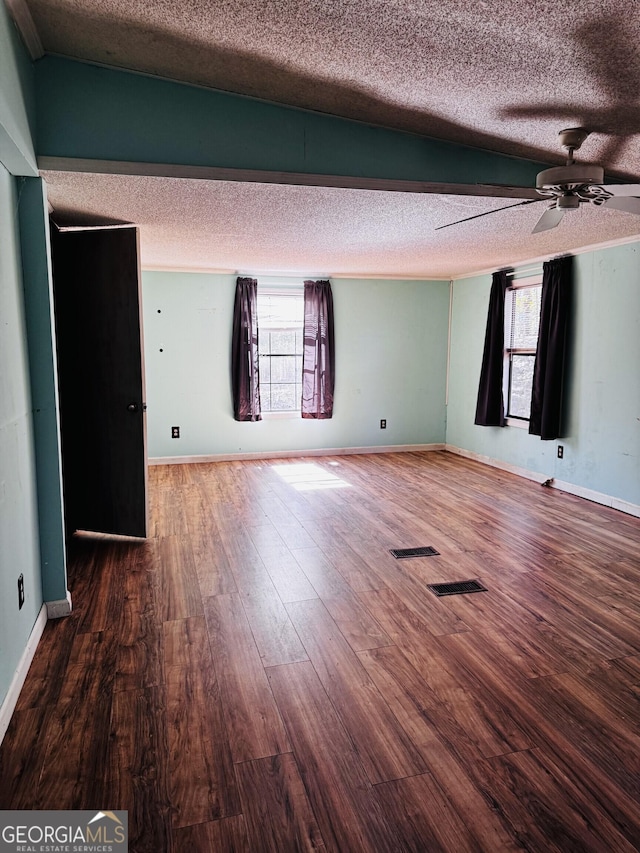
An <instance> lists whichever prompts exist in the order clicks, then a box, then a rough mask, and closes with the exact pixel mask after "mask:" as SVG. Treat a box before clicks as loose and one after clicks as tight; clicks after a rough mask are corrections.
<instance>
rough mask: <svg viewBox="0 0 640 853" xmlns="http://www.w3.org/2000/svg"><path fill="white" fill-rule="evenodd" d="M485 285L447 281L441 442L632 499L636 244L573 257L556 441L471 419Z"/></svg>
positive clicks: (639, 261) (635, 490) (638, 336)
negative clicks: (560, 448) (567, 352)
mask: <svg viewBox="0 0 640 853" xmlns="http://www.w3.org/2000/svg"><path fill="white" fill-rule="evenodd" d="M490 286H491V277H490V276H488V275H487V276H478V277H476V278H470V279H465V280H460V281H456V282H455V283H454V289H453V315H452V341H451V366H450V382H449V405H448V409H447V442H448V443H449V444H451V445H454V446H456V447H460V448H464V449H465V450H470V451H473V452H475V453H480V454H483V455H486V456H489V457H492V458H494V459H498V460H500V461H503V462H507V463H509V464H512V465H517V466H519V467H522V468H526V469H528V470H531V471H535V472H540V473H543V474H545V475H547V476H549V477H555V478H557V479H558V480H563V481H565V482H569V483H572V484H574V485H576V486H582V487H584V488H588V489H593V490H595V491H596V492H600V493H602V494H605V495H609V496H613V497H616V498H619V499H621V500H623V501H629V502H631V503H633V504H640V244H639V243H633V244H629V245H625V246H619V247H615V248H610V249H603V250H598V251H594V252H589V253H586V254H582V255H578V256H576V258H575V291H574V297H575V298H574V308H575V314H574V319H573V335H572V350H571V359H570V370H569V382H568V388H567V400H566V402H567V412H568V419H567V425H566V430H565V436H564V437H563V438H562V439H560V440H558V441H550V442H549V441H541V440H540V439H539V438H537V437H535V436H530V435H529V434H528V433H527V432H526V430H522V429H518V428H517V427H505V428H502V429H499V428H491V427H478V426H475V425H474V423H473V420H474V415H475V405H476V395H477V389H478V378H479V372H480V363H481V360H482V348H483V343H484V332H485V324H486V316H487V306H488V300H489V290H490ZM558 444H563V445H564V459H558V458H557V455H556V448H557V445H558Z"/></svg>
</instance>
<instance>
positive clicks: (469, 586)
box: [427, 581, 489, 595]
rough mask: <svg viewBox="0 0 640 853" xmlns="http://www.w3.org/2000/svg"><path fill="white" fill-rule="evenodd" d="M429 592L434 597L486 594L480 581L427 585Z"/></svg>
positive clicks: (486, 590) (485, 589)
mask: <svg viewBox="0 0 640 853" xmlns="http://www.w3.org/2000/svg"><path fill="white" fill-rule="evenodd" d="M427 586H428V587H429V589H430V590H431V592H435V594H436V595H464V594H465V593H467V592H488V591H489V590H488V589H487V588H486V586H482V584H481V583H480V581H454V582H453V583H429V584H427Z"/></svg>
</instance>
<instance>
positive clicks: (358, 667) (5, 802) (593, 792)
mask: <svg viewBox="0 0 640 853" xmlns="http://www.w3.org/2000/svg"><path fill="white" fill-rule="evenodd" d="M150 502H151V510H152V517H151V538H150V539H148V540H147V541H145V542H140V541H135V540H118V541H113V540H109V538H107V537H100V536H95V537H91V536H87V535H84V536H78V537H76V539H75V540H74V542H73V548H72V555H71V558H70V565H69V573H70V585H71V590H72V595H73V602H74V611H73V614H72V615H71V616H70V617H69V618H67V619H63V620H59V621H57V622H50V623H48V625H47V627H46V629H45V633H44V636H43V638H42V641H41V643H40V646H39V648H38V650H37V653H36V656H35V659H34V662H33V665H32V667H31V670H30V672H29V675H28V677H27V681H26V683H25V686H24V689H23V691H22V694H21V696H20V699H19V702H18V706H17V708H16V711H15V714H14V717H13V719H12V722H11V725H10V728H9V730H8V732H7V735H6V737H5V740H4V743H3V745H2V747H1V748H0V808H4V809H9V808H38V809H45V808H49V809H66V808H87V809H89V808H92V809H98V808H100V809H104V808H107V809H128V811H129V826H130V836H131V844H130V849H131V850H132V851H139V853H143V851H144V852H145V853H147V852H148V853H165V851H175V853H183V851H192V850H194V851H221V853H227V851H251V853H262V851H274V853H287V851H297V850H301V851H305V850H327V851H342V853H357V851H362V853H364V851H367V853H385V851H416V853H420V851H427V853H432V851H434V853H435V851H446V853H464V851H488V853H499V851H516V850H525V851H536V853H537V851H539V853H548V851H558V853H567V851H593V853H605V851H606V853H623V851H634V850H635V851H638V850H640V520H638V519H636V518H632V517H630V516H625V515H623V514H621V513H618V512H616V511H615V510H611V509H608V508H605V507H601V506H597V505H595V504H592V503H589V502H586V501H583V500H580V499H579V498H574V497H572V496H569V495H564V494H562V493H560V492H557V491H554V490H551V489H545V488H542V487H541V486H539V485H538V484H536V483H532V482H529V481H527V480H523V479H519V478H517V477H514V476H511V475H509V474H505V473H503V472H500V471H496V470H493V469H489V468H485V467H483V466H481V465H479V464H477V463H474V462H471V461H469V460H465V459H462V458H460V457H457V456H453V455H450V454H446V453H405V454H389V455H371V456H353V457H335V458H329V457H326V458H324V457H323V458H307V459H299V460H293V459H289V460H278V461H264V460H263V461H247V462H229V463H216V464H211V465H203V464H198V465H188V466H187V465H185V466H163V467H155V468H152V469H151V471H150ZM419 545H432V546H434V547H435V548H436V549H437V550H438V551H439V552H440V556H436V557H429V558H418V559H410V560H404V561H399V560H395V559H394V558H393V557H392V556H391V555H390V554H389V549H390V548H405V547H415V546H419ZM469 578H480V579H481V580H482V581H483V583H484V584H485V585H486V586H487V587H488V590H489V591H488V592H485V593H478V594H474V595H465V596H450V597H446V598H436V597H435V596H433V595H432V593H431V592H430V591H429V590H427V588H426V584H427V583H436V582H442V581H450V580H464V579H469Z"/></svg>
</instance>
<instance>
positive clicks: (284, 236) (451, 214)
mask: <svg viewBox="0 0 640 853" xmlns="http://www.w3.org/2000/svg"><path fill="white" fill-rule="evenodd" d="M43 175H44V178H45V180H46V181H47V184H48V191H49V198H50V200H51V202H52V204H53V206H54V209H55V213H54V219H55V221H56V222H57V223H58V224H59V225H65V224H67V225H69V224H77V225H81V224H86V223H87V222H89V223H90V222H94V223H96V224H99V223H101V222H105V223H106V222H112V223H116V224H118V223H121V222H133V223H136V224H137V225H139V226H140V232H141V241H140V244H141V260H142V264H143V266H145V267H156V268H179V269H192V270H200V269H211V270H229V271H236V270H240V271H244V272H269V271H277V272H291V273H303V274H306V273H310V274H323V275H331V274H342V275H352V276H375V275H378V276H389V277H395V276H398V277H403V276H411V277H419V278H449V277H450V276H457V275H463V274H465V273H470V272H474V271H477V270H482V269H488V268H491V267H500V266H505V265H510V264H516V263H517V262H518V261H523V260H527V259H528V258H533V257H540V256H542V255H554V254H557V253H560V252H564V251H569V250H571V249H576V248H579V247H581V246H585V245H590V244H594V243H599V242H604V241H607V240H612V239H616V238H619V237H627V236H631V235H633V234H636V233H637V232H638V229H639V226H640V218H637V217H634V216H630V215H628V214H625V213H620V212H618V211H615V210H605V209H602V208H600V209H599V210H596V209H594V208H591V207H588V208H586V209H584V208H582V209H580V210H579V211H575V212H571V213H568V214H567V215H566V216H565V218H564V220H563V221H562V222H561V224H560V226H559V227H558V228H556V229H555V230H553V231H547V232H544V233H542V234H533V235H532V234H531V233H530V232H531V229H532V228H533V226H534V224H535V222H536V221H537V218H538V217H539V216H540V215H541V214H542V212H543V211H544V209H545V206H546V204H547V202H545V201H541V202H539V203H535V204H531V205H527V206H524V207H520V208H516V209H515V210H505V211H502V212H500V213H496V214H494V215H492V216H487V217H483V218H481V219H477V220H475V221H473V222H468V223H464V224H463V225H457V226H455V227H453V228H447V229H445V230H443V231H435V230H434V229H435V228H436V227H437V226H438V225H443V224H445V223H447V222H453V221H455V220H457V219H460V218H463V217H466V216H473V215H474V214H475V213H480V212H482V211H484V210H492V209H495V208H498V207H502V206H504V205H505V203H506V204H509V203H510V202H509V200H508V199H495V198H493V199H485V198H475V197H467V196H434V195H426V194H425V195H417V194H416V195H413V194H409V193H388V192H378V191H371V190H345V189H334V188H329V187H299V186H280V185H277V184H242V183H233V182H226V181H193V180H184V179H169V178H149V177H130V176H125V175H79V174H74V173H62V172H44V173H43ZM79 211H82V215H79V214H78V212H79Z"/></svg>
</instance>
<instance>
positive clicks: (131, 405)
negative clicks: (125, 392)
mask: <svg viewBox="0 0 640 853" xmlns="http://www.w3.org/2000/svg"><path fill="white" fill-rule="evenodd" d="M127 411H128V412H137V411H138V404H137V403H129V405H128V406H127Z"/></svg>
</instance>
